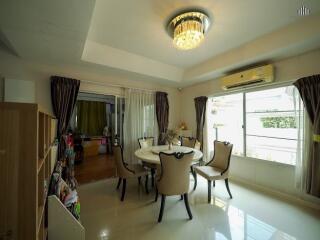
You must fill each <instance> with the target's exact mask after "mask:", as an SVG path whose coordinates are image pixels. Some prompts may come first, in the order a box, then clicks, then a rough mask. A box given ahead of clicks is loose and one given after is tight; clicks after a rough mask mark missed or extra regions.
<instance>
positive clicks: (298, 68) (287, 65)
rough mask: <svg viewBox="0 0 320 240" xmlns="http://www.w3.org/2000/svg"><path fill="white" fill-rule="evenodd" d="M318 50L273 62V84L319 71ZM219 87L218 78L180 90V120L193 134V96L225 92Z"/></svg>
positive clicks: (194, 130)
mask: <svg viewBox="0 0 320 240" xmlns="http://www.w3.org/2000/svg"><path fill="white" fill-rule="evenodd" d="M319 62H320V50H317V51H313V52H309V53H306V54H303V55H299V56H297V57H293V58H288V59H285V60H282V61H278V62H275V63H274V67H275V84H279V83H284V82H286V81H293V80H296V79H298V78H300V77H304V76H308V75H313V74H319V73H320V67H319ZM227 93H228V92H227V91H223V90H222V89H221V87H220V84H219V80H218V79H214V80H211V81H207V82H204V83H200V84H196V85H193V86H190V87H187V88H184V89H182V91H181V101H182V102H183V104H182V105H181V121H185V122H186V123H187V125H188V127H189V128H191V129H192V131H193V134H195V132H196V118H195V107H194V100H193V99H194V98H195V97H199V96H213V95H219V94H227Z"/></svg>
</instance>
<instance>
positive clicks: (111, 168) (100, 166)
mask: <svg viewBox="0 0 320 240" xmlns="http://www.w3.org/2000/svg"><path fill="white" fill-rule="evenodd" d="M115 175H116V170H115V164H114V159H113V156H112V155H106V154H101V155H97V156H92V157H86V158H85V159H84V160H83V162H82V163H80V164H77V165H75V178H76V179H77V181H78V183H79V184H83V183H89V182H93V181H97V180H101V179H106V178H110V177H114V176H115Z"/></svg>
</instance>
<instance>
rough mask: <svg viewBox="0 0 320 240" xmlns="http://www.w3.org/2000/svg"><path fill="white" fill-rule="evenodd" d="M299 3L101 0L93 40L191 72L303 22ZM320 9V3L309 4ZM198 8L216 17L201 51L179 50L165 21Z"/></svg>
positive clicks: (293, 0)
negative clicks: (191, 69)
mask: <svg viewBox="0 0 320 240" xmlns="http://www.w3.org/2000/svg"><path fill="white" fill-rule="evenodd" d="M301 2H302V1H296V0H281V1H279V0H267V1H266V0H240V1H239V0H202V1H188V0H187V1H186V0H156V1H150V0H139V1H125V0H108V1H105V0H97V1H96V6H95V9H94V13H93V17H92V20H91V25H90V30H89V34H88V39H89V40H90V41H94V42H97V43H100V44H103V45H107V46H110V47H113V48H117V49H122V50H125V51H127V52H130V53H134V54H138V55H141V56H144V57H148V58H151V59H154V60H157V61H160V62H163V63H166V64H170V65H174V66H178V67H182V68H188V67H191V66H193V65H195V64H199V63H201V62H203V61H205V60H207V59H208V58H210V57H213V56H216V55H218V54H220V53H222V52H226V51H228V50H230V49H233V48H235V47H238V46H240V45H242V44H244V43H247V42H249V41H252V40H253V39H255V38H257V37H259V36H262V35H264V34H267V33H270V32H272V31H273V30H275V29H278V28H280V27H283V26H285V25H288V24H290V23H293V22H294V21H296V20H298V19H299V16H298V15H297V9H298V8H299V7H300V6H301ZM304 2H308V6H310V7H311V8H312V10H320V4H319V2H320V1H319V0H314V1H304ZM192 6H197V7H200V8H202V9H205V11H206V12H207V13H208V14H209V15H210V16H211V18H212V19H213V24H212V27H211V29H210V31H209V32H208V34H207V35H206V38H205V41H204V43H203V44H202V45H200V47H199V48H196V49H194V50H191V51H180V50H178V49H176V48H175V47H174V46H173V45H172V39H171V38H170V37H169V36H168V34H167V33H166V31H165V23H166V22H167V19H168V17H169V16H172V14H173V13H175V12H177V11H179V10H181V9H184V8H188V7H192Z"/></svg>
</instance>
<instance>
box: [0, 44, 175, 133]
mask: <svg viewBox="0 0 320 240" xmlns="http://www.w3.org/2000/svg"><path fill="white" fill-rule="evenodd" d="M0 75H1V76H3V77H4V78H6V79H8V80H10V79H19V80H24V81H32V82H34V83H35V84H34V85H35V99H36V102H37V103H39V104H41V105H42V107H43V108H44V109H45V110H47V111H48V112H50V113H52V105H51V94H50V76H52V75H60V76H65V77H71V78H76V79H79V80H83V81H82V83H81V87H80V90H81V91H84V92H95V93H102V94H114V95H121V94H122V92H123V91H122V89H121V87H133V88H142V89H146V90H152V91H165V92H167V93H168V99H169V104H170V112H169V127H171V128H173V127H176V126H177V125H178V124H179V121H180V92H179V91H178V90H177V89H176V88H173V87H166V86H162V85H160V84H158V83H153V82H148V81H146V80H143V81H139V80H132V79H131V78H130V77H128V76H123V75H119V74H117V73H111V74H107V73H105V72H103V71H101V69H100V68H96V69H95V68H92V67H88V65H85V64H83V65H81V63H80V64H79V65H78V66H70V65H66V64H64V65H63V66H57V65H50V66H49V65H43V64H40V63H30V62H25V61H23V60H21V59H19V58H17V57H14V56H12V55H9V54H7V53H6V52H3V51H1V50H0ZM136 78H137V76H135V79H136ZM114 85H116V86H114ZM17 88H18V86H17ZM17 94H19V93H18V92H17ZM17 98H19V96H18V95H17Z"/></svg>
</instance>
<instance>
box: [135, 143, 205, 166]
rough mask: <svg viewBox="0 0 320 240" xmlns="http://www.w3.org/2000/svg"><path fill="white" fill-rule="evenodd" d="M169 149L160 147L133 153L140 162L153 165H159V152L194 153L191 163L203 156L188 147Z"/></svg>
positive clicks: (163, 146)
mask: <svg viewBox="0 0 320 240" xmlns="http://www.w3.org/2000/svg"><path fill="white" fill-rule="evenodd" d="M168 149H169V147H168V146H167V145H162V146H152V147H147V148H142V149H138V150H137V151H135V153H134V154H135V156H136V157H137V158H139V159H140V160H142V161H144V162H148V163H153V164H160V158H159V154H157V153H159V152H166V153H173V152H184V153H187V152H191V151H194V152H195V154H194V157H193V161H198V160H200V159H201V158H202V156H203V154H202V152H201V151H199V150H197V149H194V148H189V147H183V146H173V147H172V150H168Z"/></svg>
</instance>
